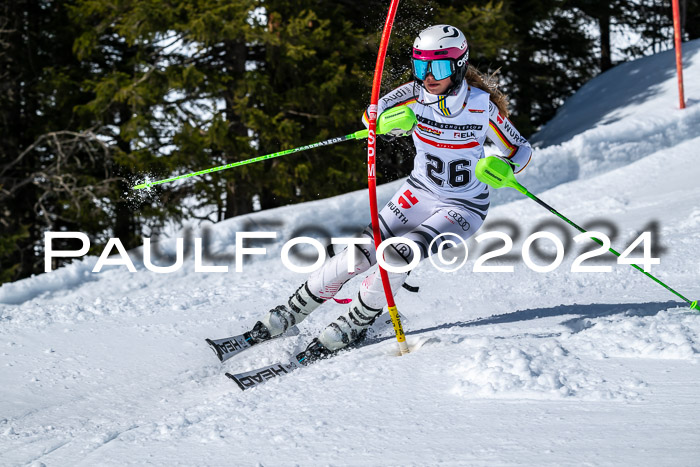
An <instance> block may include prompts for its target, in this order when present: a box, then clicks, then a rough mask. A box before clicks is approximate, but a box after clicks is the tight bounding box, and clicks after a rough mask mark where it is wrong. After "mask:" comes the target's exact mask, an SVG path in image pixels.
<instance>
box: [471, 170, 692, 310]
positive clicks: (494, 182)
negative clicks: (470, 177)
mask: <svg viewBox="0 0 700 467" xmlns="http://www.w3.org/2000/svg"><path fill="white" fill-rule="evenodd" d="M476 178H478V179H479V180H480V181H482V182H484V183H486V184H487V185H488V186H490V187H492V188H496V189H498V188H503V187H509V188H513V189H515V190H518V191H519V192H520V193H522V194H524V195H525V196H527V197H528V198H530V199H532V200H534V201H536V202H537V204H539V205H540V206H542V207H543V208H545V209H546V210H548V211H549V212H551V213H552V214H554V215H555V216H557V217H558V218H560V219H562V220H563V221H565V222H566V223H567V224H569V225H570V226H572V227H573V228H575V229H576V230H578V231H579V232H581V233H587V231H586V230H585V229H584V228H582V227H580V226H579V225H577V224H576V223H574V222H572V221H571V220H569V219H567V218H566V217H565V216H564V215H562V214H561V213H560V212H559V211H557V210H556V209H554V208H553V207H551V206H550V205H548V204H547V203H545V202H544V201H542V200H541V199H539V198H538V197H537V196H535V195H533V194H532V193H530V192H529V191H528V190H527V188H525V187H524V186H522V185H521V184H520V183H519V182H518V181H517V180H516V179H515V175H514V174H513V169H512V168H511V166H510V165H509V164H508V162H506V161H505V160H503V159H501V158H500V157H485V158H483V159H480V160H479V162H478V163H477V164H476ZM591 238H592V240H593V241H595V242H596V243H598V244H599V245H601V246H602V245H603V242H602V240H600V239H598V238H595V237H591ZM608 251H610V252H611V253H613V254H614V255H615V256H617V257H619V256H620V253H618V252H617V251H615V250H613V249H612V248H608ZM630 266H632V267H633V268H635V269H636V270H638V271H639V272H641V273H642V274H644V275H645V276H647V277H648V278H650V279H651V280H653V281H654V282H656V283H657V284H659V285H661V286H662V287H664V288H665V289H666V290H668V291H669V292H671V293H673V294H674V295H676V296H677V297H679V298H681V299H682V300H683V301H685V302H686V303H688V304H689V305H690V308H691V309H693V310H699V311H700V305H698V301H697V300H695V301H690V300H689V299H687V298H686V297H684V296H683V295H681V294H680V293H678V292H676V291H675V290H673V289H672V288H671V287H669V286H668V285H666V284H664V283H663V282H661V281H660V280H659V279H657V278H656V277H654V276H653V275H652V274H651V273H648V272H646V271H645V270H644V269H642V268H640V267H639V266H638V265H636V264H630Z"/></svg>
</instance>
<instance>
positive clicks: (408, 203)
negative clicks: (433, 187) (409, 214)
mask: <svg viewBox="0 0 700 467" xmlns="http://www.w3.org/2000/svg"><path fill="white" fill-rule="evenodd" d="M398 201H399V206H401V207H402V208H404V209H410V208H411V207H412V206H414V205H416V204H418V198H416V197H415V196H413V193H411V190H406V191H404V192H403V195H401V196H399V200H398Z"/></svg>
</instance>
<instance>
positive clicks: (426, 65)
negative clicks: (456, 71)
mask: <svg viewBox="0 0 700 467" xmlns="http://www.w3.org/2000/svg"><path fill="white" fill-rule="evenodd" d="M428 73H432V74H433V78H435V79H436V80H438V81H440V80H441V79H445V78H449V77H450V76H452V62H451V61H450V60H415V59H413V74H414V75H415V76H416V78H418V79H420V80H424V79H425V77H426V76H428Z"/></svg>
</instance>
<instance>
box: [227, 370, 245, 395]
mask: <svg viewBox="0 0 700 467" xmlns="http://www.w3.org/2000/svg"><path fill="white" fill-rule="evenodd" d="M226 376H228V377H229V378H230V379H232V380H234V381H235V382H236V384H237V385H238V387H239V388H241V391H245V390H246V389H248V387H246V386H244V385H243V383H241V382H240V381H238V378H236V377H235V376H234V375H232V374H231V373H226Z"/></svg>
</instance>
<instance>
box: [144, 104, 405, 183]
mask: <svg viewBox="0 0 700 467" xmlns="http://www.w3.org/2000/svg"><path fill="white" fill-rule="evenodd" d="M415 124H416V116H415V114H414V113H413V111H412V110H411V109H410V108H408V107H401V108H399V109H392V111H389V112H384V113H383V114H382V115H381V116H380V118H379V121H378V123H377V127H378V129H377V133H378V134H380V135H383V134H386V133H392V134H395V135H397V136H405V135H408V134H409V132H410V131H411V130H412V129H413V126H414V125H415ZM368 133H369V130H360V131H356V132H355V133H351V134H349V135H345V136H339V137H336V138H331V139H327V140H325V141H321V142H318V143H312V144H308V145H306V146H301V147H298V148H294V149H287V150H285V151H279V152H275V153H272V154H267V155H264V156H258V157H253V158H252V159H247V160H244V161H239V162H232V163H230V164H226V165H220V166H218V167H212V168H210V169H204V170H200V171H198V172H192V173H189V174H185V175H178V176H177V177H171V178H166V179H164V180H158V181H155V182H145V183H141V184H140V185H136V186H134V187H133V189H134V190H140V189H142V188H148V187H152V186H154V185H160V184H161V183H168V182H174V181H175V180H182V179H183V178H189V177H195V176H197V175H204V174H208V173H212V172H218V171H220V170H226V169H232V168H234V167H239V166H241V165H246V164H252V163H254V162H260V161H264V160H266V159H272V158H273V157H281V156H285V155H287V154H292V153H295V152H301V151H306V150H308V149H314V148H318V147H321V146H329V145H331V144H336V143H341V142H343V141H349V140H351V139H363V138H367V135H368Z"/></svg>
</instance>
